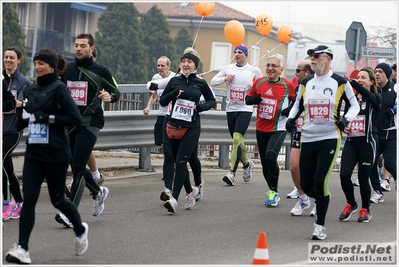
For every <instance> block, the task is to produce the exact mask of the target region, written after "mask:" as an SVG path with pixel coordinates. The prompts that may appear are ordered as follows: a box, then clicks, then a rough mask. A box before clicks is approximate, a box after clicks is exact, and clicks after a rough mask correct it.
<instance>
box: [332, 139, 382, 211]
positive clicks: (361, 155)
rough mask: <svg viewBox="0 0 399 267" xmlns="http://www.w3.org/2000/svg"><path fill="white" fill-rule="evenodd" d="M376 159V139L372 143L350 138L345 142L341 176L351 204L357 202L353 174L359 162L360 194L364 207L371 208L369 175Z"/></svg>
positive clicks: (347, 199)
mask: <svg viewBox="0 0 399 267" xmlns="http://www.w3.org/2000/svg"><path fill="white" fill-rule="evenodd" d="M375 161H376V142H375V141H374V140H373V141H372V142H370V143H354V142H350V141H348V140H347V141H346V142H345V145H344V148H343V150H342V156H341V169H340V172H339V177H340V179H341V187H342V190H343V191H344V194H345V197H346V201H347V203H349V204H350V205H351V206H355V204H356V201H355V194H354V189H353V183H352V180H351V176H352V173H353V169H354V168H355V166H356V164H357V165H358V173H357V177H358V180H359V186H360V196H361V198H362V208H365V209H369V206H370V195H371V189H370V184H369V176H370V172H371V168H372V166H373V164H374V162H375Z"/></svg>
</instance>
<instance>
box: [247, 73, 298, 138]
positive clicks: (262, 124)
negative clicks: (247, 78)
mask: <svg viewBox="0 0 399 267" xmlns="http://www.w3.org/2000/svg"><path fill="white" fill-rule="evenodd" d="M259 94H260V96H261V98H262V102H260V103H259V104H258V107H257V114H256V130H258V131H261V132H266V133H270V132H277V131H285V123H286V121H287V117H285V116H282V115H281V111H282V110H283V109H285V108H287V107H288V106H289V104H290V100H291V101H295V86H294V84H293V83H292V82H291V81H289V80H287V79H286V78H279V80H278V81H277V82H271V81H269V80H268V79H267V77H266V76H263V77H261V78H259V79H257V80H256V81H255V82H254V83H253V85H252V88H251V90H250V91H249V93H248V96H251V97H254V96H256V95H259Z"/></svg>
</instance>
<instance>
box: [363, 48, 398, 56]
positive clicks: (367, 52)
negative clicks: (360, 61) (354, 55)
mask: <svg viewBox="0 0 399 267" xmlns="http://www.w3.org/2000/svg"><path fill="white" fill-rule="evenodd" d="M361 55H362V57H371V58H396V49H395V48H393V47H371V46H362V51H361Z"/></svg>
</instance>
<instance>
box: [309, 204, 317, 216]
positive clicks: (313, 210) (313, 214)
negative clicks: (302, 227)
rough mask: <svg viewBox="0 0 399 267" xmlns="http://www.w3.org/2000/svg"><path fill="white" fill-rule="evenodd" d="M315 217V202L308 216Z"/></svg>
mask: <svg viewBox="0 0 399 267" xmlns="http://www.w3.org/2000/svg"><path fill="white" fill-rule="evenodd" d="M316 215H317V210H316V202H315V203H314V205H313V209H312V211H311V212H310V214H309V216H311V217H316Z"/></svg>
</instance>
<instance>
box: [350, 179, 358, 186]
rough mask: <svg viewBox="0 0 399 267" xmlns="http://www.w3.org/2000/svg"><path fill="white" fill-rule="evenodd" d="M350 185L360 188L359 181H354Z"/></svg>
mask: <svg viewBox="0 0 399 267" xmlns="http://www.w3.org/2000/svg"><path fill="white" fill-rule="evenodd" d="M352 184H353V185H354V186H360V184H359V180H356V181H354V182H353V183H352Z"/></svg>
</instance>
